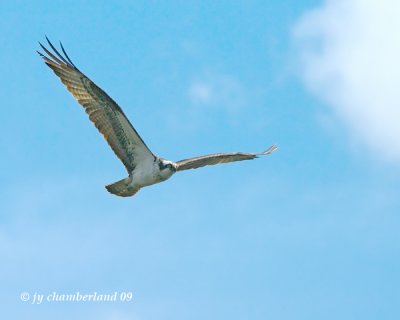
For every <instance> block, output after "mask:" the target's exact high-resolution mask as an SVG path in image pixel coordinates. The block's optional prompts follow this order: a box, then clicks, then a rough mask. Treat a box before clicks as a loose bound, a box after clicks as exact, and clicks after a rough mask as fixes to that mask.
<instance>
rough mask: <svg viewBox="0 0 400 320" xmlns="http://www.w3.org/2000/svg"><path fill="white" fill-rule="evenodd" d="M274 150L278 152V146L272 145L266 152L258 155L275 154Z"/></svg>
mask: <svg viewBox="0 0 400 320" xmlns="http://www.w3.org/2000/svg"><path fill="white" fill-rule="evenodd" d="M276 150H278V146H277V145H276V144H273V145H272V146H270V147H269V148H268V149H267V150H265V151H263V152H261V153H260V155H267V154H271V153H273V152H275V151H276Z"/></svg>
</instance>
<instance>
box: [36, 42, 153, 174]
mask: <svg viewBox="0 0 400 320" xmlns="http://www.w3.org/2000/svg"><path fill="white" fill-rule="evenodd" d="M46 39H47V42H48V44H49V46H50V48H51V49H52V50H53V52H51V51H50V50H48V49H47V48H46V47H44V46H43V45H42V44H41V43H40V42H39V44H40V46H41V47H42V49H43V50H44V52H45V54H46V55H45V54H43V53H40V52H39V51H38V53H39V55H40V56H41V57H42V58H43V60H44V61H45V63H46V64H47V65H48V66H49V67H50V68H51V69H52V70H53V71H54V73H55V74H56V75H57V76H58V77H59V78H60V79H61V81H62V83H63V84H64V85H65V86H66V87H67V89H68V91H69V92H71V93H72V95H73V96H74V97H75V99H76V100H78V102H79V103H80V104H81V105H82V106H83V108H84V109H85V111H86V113H87V114H88V115H89V118H90V120H91V121H93V123H94V125H95V126H96V128H97V129H98V130H99V131H100V133H101V134H102V135H103V136H104V138H105V139H106V140H107V142H108V144H109V145H110V147H111V149H112V150H113V151H114V152H115V154H116V155H117V156H118V158H119V159H120V160H121V161H122V163H123V164H124V165H125V167H126V169H127V170H128V172H129V173H130V172H132V171H133V170H134V168H135V166H136V164H137V163H138V162H142V161H153V160H154V159H155V156H154V155H153V153H152V152H151V151H150V149H149V148H148V147H147V146H146V144H145V143H144V141H143V140H142V138H141V137H140V136H139V134H138V133H137V131H136V130H135V128H134V127H133V126H132V124H131V123H130V122H129V120H128V118H127V117H126V116H125V114H124V112H123V111H122V109H121V108H120V107H119V106H118V104H117V103H116V102H115V101H114V100H113V99H111V98H110V97H109V96H108V95H107V93H105V92H104V91H103V90H102V89H101V88H99V87H98V86H97V85H96V84H95V83H94V82H93V81H91V80H90V79H89V78H88V77H86V76H85V75H84V74H83V73H82V72H81V71H79V69H78V68H77V67H76V66H75V65H74V64H73V62H72V61H71V59H70V58H69V57H68V55H67V53H66V52H65V50H64V48H63V46H62V44H61V43H60V46H61V50H62V52H63V54H64V55H62V54H61V53H60V52H59V51H57V49H56V48H55V47H54V46H53V45H52V43H51V42H50V41H49V39H48V38H47V37H46Z"/></svg>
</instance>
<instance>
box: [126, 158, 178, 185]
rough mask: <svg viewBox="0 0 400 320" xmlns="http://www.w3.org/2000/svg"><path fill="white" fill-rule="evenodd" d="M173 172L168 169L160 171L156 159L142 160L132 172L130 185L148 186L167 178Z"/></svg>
mask: <svg viewBox="0 0 400 320" xmlns="http://www.w3.org/2000/svg"><path fill="white" fill-rule="evenodd" d="M173 173H174V172H172V171H170V170H163V171H160V167H159V165H158V163H157V162H156V161H152V162H144V163H141V164H140V165H138V166H137V167H136V168H135V170H134V171H133V172H132V186H134V187H135V186H139V187H145V186H149V185H152V184H155V183H158V182H161V181H164V180H167V179H168V178H169V177H171V176H172V174H173Z"/></svg>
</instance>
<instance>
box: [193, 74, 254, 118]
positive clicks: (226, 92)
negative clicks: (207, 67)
mask: <svg viewBox="0 0 400 320" xmlns="http://www.w3.org/2000/svg"><path fill="white" fill-rule="evenodd" d="M188 94H189V97H190V99H191V101H192V103H193V104H194V105H195V106H201V107H215V108H220V109H223V110H224V111H226V112H227V113H229V114H233V113H237V112H238V111H239V110H240V109H241V108H243V107H244V106H245V105H246V103H247V101H248V99H247V90H246V88H245V86H244V85H243V84H242V83H241V82H240V81H239V79H238V78H237V77H234V76H232V75H227V74H219V73H210V72H207V73H205V74H203V75H201V76H198V77H196V78H194V79H193V80H192V82H191V84H190V86H189V89H188Z"/></svg>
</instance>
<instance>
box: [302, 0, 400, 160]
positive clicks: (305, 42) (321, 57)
mask: <svg viewBox="0 0 400 320" xmlns="http://www.w3.org/2000/svg"><path fill="white" fill-rule="evenodd" d="M399 16H400V2H398V1H397V0H382V1H368V0H327V1H325V4H324V5H323V6H321V7H320V8H317V9H313V10H310V11H309V12H307V13H306V14H304V16H303V17H302V18H301V19H300V21H298V23H297V24H296V26H295V28H294V36H295V39H296V43H297V46H298V49H299V54H300V57H301V62H302V77H303V79H304V81H305V83H306V85H307V87H308V88H309V89H310V90H311V92H313V93H314V94H316V95H317V96H319V97H320V98H322V99H323V100H324V101H325V102H326V103H327V104H328V105H330V106H331V107H332V108H333V110H334V112H335V113H336V115H337V116H338V117H339V118H340V119H341V120H342V121H343V122H344V123H345V124H346V126H347V128H348V129H349V132H350V133H351V136H352V138H353V139H355V140H357V141H358V142H361V144H363V145H365V146H367V147H368V148H369V149H370V150H372V151H374V152H375V154H380V155H382V156H383V158H385V159H388V160H392V161H398V160H400V139H399V137H400V125H399V120H400V103H399V101H400V90H399V88H400V64H399V62H398V61H399V56H400V38H399V36H398V34H397V30H399V29H400V20H399V19H398V17H399Z"/></svg>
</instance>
